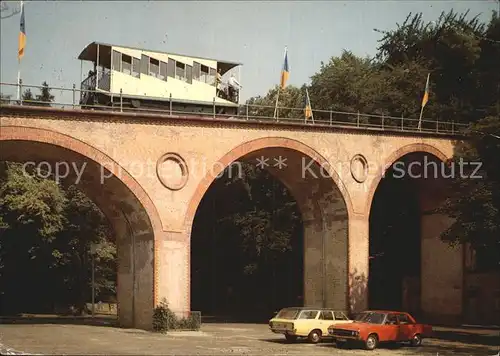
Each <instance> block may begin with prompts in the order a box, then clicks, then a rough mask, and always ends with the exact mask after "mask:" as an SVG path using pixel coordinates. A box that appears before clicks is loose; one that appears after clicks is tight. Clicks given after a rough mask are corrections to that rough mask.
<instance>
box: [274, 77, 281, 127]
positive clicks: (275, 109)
mask: <svg viewBox="0 0 500 356" xmlns="http://www.w3.org/2000/svg"><path fill="white" fill-rule="evenodd" d="M280 91H281V84H280V85H279V86H278V93H277V94H276V104H274V116H273V117H274V118H275V119H276V120H278V116H277V114H278V99H279V97H280Z"/></svg>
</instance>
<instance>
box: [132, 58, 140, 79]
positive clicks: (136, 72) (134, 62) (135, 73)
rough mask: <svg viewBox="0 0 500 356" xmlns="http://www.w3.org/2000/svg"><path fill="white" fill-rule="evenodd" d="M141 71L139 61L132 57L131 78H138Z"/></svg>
mask: <svg viewBox="0 0 500 356" xmlns="http://www.w3.org/2000/svg"><path fill="white" fill-rule="evenodd" d="M140 70H141V60H140V59H138V58H133V57H132V73H131V74H132V76H133V77H136V78H139V76H140V74H139V72H140Z"/></svg>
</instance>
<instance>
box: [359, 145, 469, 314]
mask: <svg viewBox="0 0 500 356" xmlns="http://www.w3.org/2000/svg"><path fill="white" fill-rule="evenodd" d="M391 163H392V164H391V166H390V167H389V168H388V169H387V170H386V172H385V174H384V176H383V177H382V179H381V180H380V182H379V183H378V185H377V188H376V190H375V193H374V195H373V199H372V202H371V209H370V217H369V246H370V247H369V256H370V259H369V276H370V278H369V281H368V304H369V308H371V309H388V310H405V311H408V312H410V313H412V314H414V315H415V316H416V317H422V316H425V317H428V316H429V315H430V314H433V313H435V314H439V313H441V312H442V311H443V310H444V313H447V310H448V311H449V313H451V314H453V311H452V310H450V308H449V307H448V308H447V307H444V309H443V310H442V311H439V310H437V308H439V307H437V308H436V306H433V304H439V305H441V304H446V300H448V302H452V303H455V302H458V299H460V297H461V296H459V295H458V294H457V293H456V292H454V291H453V288H452V286H450V285H448V286H446V285H445V284H444V281H446V283H450V284H453V283H455V282H457V281H458V279H459V278H461V271H459V269H461V267H460V266H461V253H460V251H453V250H450V249H448V247H447V246H446V245H445V244H444V243H443V242H441V241H440V240H439V235H440V233H441V232H443V231H444V230H445V229H446V228H447V227H448V226H449V224H450V220H449V218H448V217H446V216H443V215H440V214H438V213H436V212H435V209H436V208H438V207H439V206H440V204H442V203H443V202H444V201H445V199H446V197H447V196H448V194H449V192H448V191H447V189H448V184H447V183H448V181H447V179H450V178H451V177H452V174H453V171H450V167H449V166H448V165H447V164H446V163H445V162H444V161H443V160H442V157H438V156H437V155H435V154H434V153H430V152H426V151H415V152H410V153H406V154H403V155H402V156H401V157H399V158H397V159H396V160H395V161H394V162H391ZM438 251H439V253H438ZM440 253H441V254H440ZM443 260H447V262H448V263H451V264H454V263H456V262H458V266H459V267H447V266H445V265H444V264H443ZM457 268H458V269H457ZM452 269H455V270H454V271H453V272H452V273H450V270H452ZM459 275H460V277H459ZM440 294H441V295H440Z"/></svg>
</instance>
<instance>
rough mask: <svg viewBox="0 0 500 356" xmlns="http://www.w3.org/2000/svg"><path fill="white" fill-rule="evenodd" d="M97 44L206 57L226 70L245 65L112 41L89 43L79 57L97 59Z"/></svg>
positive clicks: (189, 56) (90, 59)
mask: <svg viewBox="0 0 500 356" xmlns="http://www.w3.org/2000/svg"><path fill="white" fill-rule="evenodd" d="M97 46H103V47H109V49H111V47H122V48H129V49H134V50H138V51H147V52H153V53H162V54H166V55H169V54H170V55H173V56H182V57H188V58H193V59H197V58H198V59H205V60H209V61H216V62H217V66H218V67H220V68H221V69H222V70H223V71H224V72H226V71H228V70H230V69H232V68H234V67H237V66H240V65H243V63H240V62H233V61H226V60H220V59H215V58H208V57H200V56H192V55H188V54H181V53H174V52H165V51H158V50H154V49H147V48H139V47H131V46H123V45H120V44H110V43H105V42H96V41H94V42H92V43H89V44H88V45H87V46H86V47H85V48H84V49H83V50H82V52H80V54H79V55H78V59H80V60H84V61H95V60H96V58H97Z"/></svg>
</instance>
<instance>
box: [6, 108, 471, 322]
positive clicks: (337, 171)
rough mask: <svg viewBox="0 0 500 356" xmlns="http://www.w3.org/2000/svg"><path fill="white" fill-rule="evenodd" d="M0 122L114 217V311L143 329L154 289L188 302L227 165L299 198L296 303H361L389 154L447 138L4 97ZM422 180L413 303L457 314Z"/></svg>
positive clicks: (456, 286)
mask: <svg viewBox="0 0 500 356" xmlns="http://www.w3.org/2000/svg"><path fill="white" fill-rule="evenodd" d="M0 124H1V127H0V129H1V133H0V160H12V161H19V162H26V164H31V165H32V166H34V165H39V164H50V166H47V167H51V168H50V169H51V170H52V172H56V173H58V174H59V176H61V177H63V178H64V179H66V180H71V181H72V182H73V183H78V185H79V186H80V187H81V189H82V190H83V191H85V192H86V194H87V195H88V196H89V197H90V198H92V199H93V200H94V201H95V202H96V204H97V205H98V206H99V207H100V208H101V209H102V211H103V212H104V213H105V214H106V216H107V217H108V218H109V220H110V222H111V225H112V227H113V229H114V233H115V234H116V239H117V247H118V259H119V260H118V265H119V267H118V287H117V289H118V301H119V307H118V309H119V319H120V323H121V325H123V326H125V327H137V328H143V329H150V328H151V318H152V311H153V308H154V306H155V305H157V303H159V302H160V301H161V300H162V299H163V298H166V299H167V301H168V302H169V305H170V307H171V308H172V309H173V310H174V311H176V312H185V311H189V310H190V234H191V229H192V225H193V221H194V217H195V214H196V211H197V207H198V205H199V203H200V201H201V199H202V198H203V195H204V193H205V192H206V191H207V190H208V189H209V187H210V185H211V183H212V182H214V180H215V179H217V176H218V175H219V174H220V173H221V172H223V170H224V169H225V168H226V167H229V168H230V172H232V174H238V170H239V168H238V162H241V161H247V162H254V163H256V164H257V163H258V162H261V163H262V164H261V166H262V167H263V169H268V170H270V172H271V173H272V174H273V175H275V176H276V177H277V178H278V179H280V180H281V181H282V182H283V183H284V184H285V185H286V186H287V187H288V188H289V189H290V191H291V193H292V194H293V196H294V197H295V199H296V200H297V203H298V205H299V208H300V211H301V213H302V216H303V223H304V230H305V231H304V241H305V248H304V251H305V252H304V253H305V256H304V261H305V262H304V264H305V266H304V267H305V268H304V271H305V272H304V290H305V297H304V298H305V304H306V305H314V306H328V307H334V308H338V309H343V310H350V311H357V310H361V309H364V308H366V307H367V295H368V290H367V280H368V273H369V263H368V261H369V256H368V252H369V215H370V208H371V202H372V198H373V196H374V193H375V190H376V189H377V186H378V184H379V182H380V180H381V178H382V176H383V174H384V172H385V170H386V168H388V167H390V166H391V165H392V164H393V163H395V162H396V161H398V160H400V159H401V158H403V157H405V156H408V155H409V154H413V153H421V154H427V155H429V156H430V157H434V158H435V159H437V160H439V161H441V162H444V161H446V160H448V159H450V158H451V157H452V156H453V152H454V145H455V141H454V140H455V138H453V137H451V136H445V135H442V134H424V133H409V132H397V131H393V132H391V131H387V130H385V131H377V130H367V129H365V130H356V129H347V128H338V127H337V128H335V127H317V126H314V125H304V124H300V125H298V124H272V123H271V124H270V123H259V122H251V121H247V122H245V121H236V120H216V119H206V118H205V119H204V118H199V117H198V118H197V117H181V116H161V115H149V114H140V115H139V114H131V113H109V112H102V111H81V110H62V109H55V108H43V107H26V106H10V105H8V106H3V107H2V113H1V122H0ZM280 157H281V158H280ZM266 159H267V160H266ZM280 161H281V163H283V164H282V165H280V164H279V162H280ZM43 162H47V163H43ZM424 181H426V180H425V179H424ZM421 186H423V187H424V189H421V190H420V196H421V202H422V204H421V205H422V207H421V209H422V212H423V213H422V217H421V224H422V225H421V226H422V233H421V238H422V240H421V241H422V245H421V246H422V263H421V266H422V267H421V271H422V277H421V278H422V281H425V282H422V291H421V304H422V309H423V310H424V311H425V312H426V313H428V314H444V315H455V314H457V313H460V305H461V298H462V287H463V286H462V283H463V282H462V262H461V261H462V252H461V249H456V250H450V249H448V248H447V246H446V245H445V244H443V243H441V242H440V241H439V234H440V232H442V231H443V230H444V229H445V228H446V226H447V225H446V224H448V223H449V221H448V219H447V218H446V217H444V216H440V215H435V214H429V213H427V214H425V211H427V210H428V207H429V206H431V205H432V204H433V202H434V201H436V199H439V194H437V193H439V192H443V189H442V187H440V186H439V185H436V184H430V183H426V182H424V184H421ZM429 204H430V205H429ZM401 238H404V236H401ZM221 248H222V247H221ZM321 256H324V257H325V258H324V259H322V258H321ZM322 261H324V262H322ZM455 262H456V263H455Z"/></svg>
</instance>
